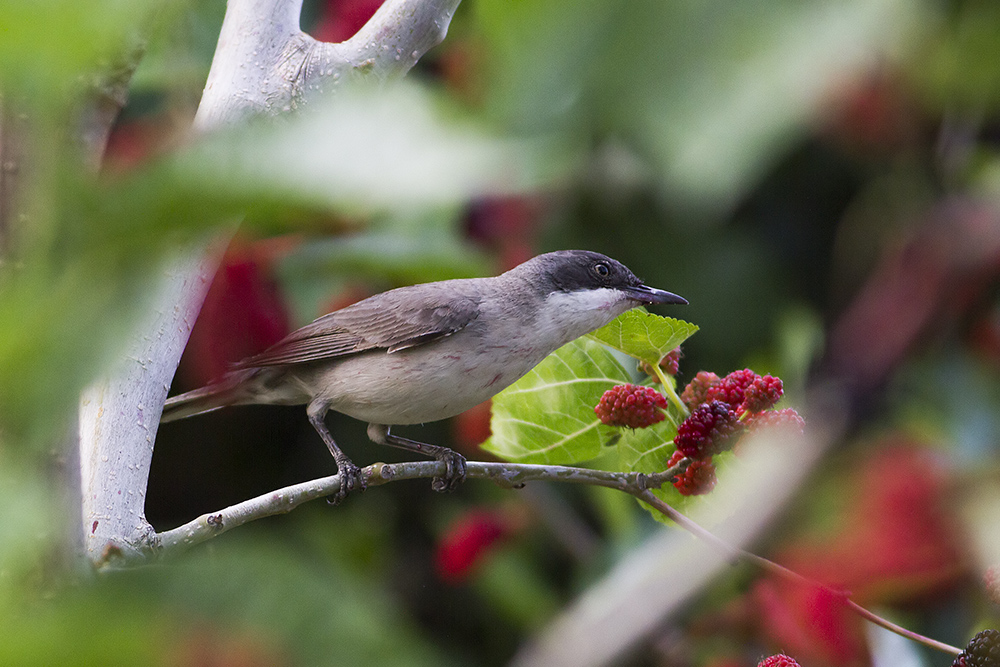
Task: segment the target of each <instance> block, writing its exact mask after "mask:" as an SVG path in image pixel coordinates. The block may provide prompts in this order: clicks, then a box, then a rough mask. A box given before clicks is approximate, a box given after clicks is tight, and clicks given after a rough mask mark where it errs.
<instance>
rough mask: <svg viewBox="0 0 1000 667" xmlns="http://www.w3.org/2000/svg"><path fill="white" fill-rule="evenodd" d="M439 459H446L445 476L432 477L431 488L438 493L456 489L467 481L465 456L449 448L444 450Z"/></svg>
mask: <svg viewBox="0 0 1000 667" xmlns="http://www.w3.org/2000/svg"><path fill="white" fill-rule="evenodd" d="M438 460H439V461H444V465H445V471H444V477H435V478H434V479H432V480H431V489H432V490H434V491H437V492H438V493H445V492H451V491H454V490H455V489H457V488H458V485H459V484H461V483H462V482H464V481H465V474H466V465H465V457H464V456H462V455H461V454H459V453H458V452H456V451H453V450H451V449H449V450H446V451H444V452H442V453H441V456H440V457H439V458H438Z"/></svg>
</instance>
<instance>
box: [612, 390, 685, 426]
mask: <svg viewBox="0 0 1000 667" xmlns="http://www.w3.org/2000/svg"><path fill="white" fill-rule="evenodd" d="M666 407H667V399H666V397H665V396H664V395H663V394H661V393H660V392H658V391H656V390H655V389H653V388H652V387H643V386H640V385H637V384H620V385H617V386H615V387H612V388H611V389H608V390H607V391H606V392H604V395H603V396H601V400H600V402H599V403H598V404H597V406H596V407H595V408H594V412H595V413H596V414H597V416H598V417H600V418H601V422H602V423H604V424H607V425H608V426H625V427H628V428H646V427H647V426H652V425H653V424H656V423H657V422H661V421H663V419H664V417H665V416H666V415H665V414H664V413H663V410H665V409H666Z"/></svg>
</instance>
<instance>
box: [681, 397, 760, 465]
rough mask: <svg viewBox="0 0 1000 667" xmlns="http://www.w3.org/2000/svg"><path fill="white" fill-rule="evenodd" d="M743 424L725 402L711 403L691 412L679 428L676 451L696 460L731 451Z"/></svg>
mask: <svg viewBox="0 0 1000 667" xmlns="http://www.w3.org/2000/svg"><path fill="white" fill-rule="evenodd" d="M742 431H743V423H742V422H740V421H739V419H738V418H737V416H736V412H735V411H733V410H732V409H730V407H729V406H728V405H727V404H725V403H723V402H722V401H712V402H711V403H706V404H705V405H702V406H701V407H699V408H698V409H697V410H695V411H694V412H692V413H691V414H690V415H689V416H688V418H687V419H685V420H684V422H683V423H681V425H680V426H679V427H678V428H677V437H676V438H674V445H676V447H677V451H679V452H682V453H683V454H684V455H685V456H690V457H691V458H693V459H706V458H708V457H709V456H711V455H713V454H718V453H720V452H724V451H726V450H729V449H732V447H733V445H734V444H735V440H736V437H737V436H739V434H740V433H742Z"/></svg>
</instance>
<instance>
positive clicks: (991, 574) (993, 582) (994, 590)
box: [983, 565, 1000, 604]
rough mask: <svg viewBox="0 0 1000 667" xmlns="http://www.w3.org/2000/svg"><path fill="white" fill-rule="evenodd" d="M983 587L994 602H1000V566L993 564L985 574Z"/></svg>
mask: <svg viewBox="0 0 1000 667" xmlns="http://www.w3.org/2000/svg"><path fill="white" fill-rule="evenodd" d="M983 587H984V588H985V589H986V597H988V598H989V599H990V601H991V602H992V603H993V604H1000V568H998V567H997V566H996V565H991V566H990V567H989V568H988V569H987V570H986V574H984V575H983Z"/></svg>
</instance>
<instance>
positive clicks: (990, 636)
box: [951, 630, 1000, 667]
mask: <svg viewBox="0 0 1000 667" xmlns="http://www.w3.org/2000/svg"><path fill="white" fill-rule="evenodd" d="M951 666H952V667H1000V631H997V630H983V631H982V632H980V633H979V634H978V635H976V636H975V637H973V638H972V641H970V642H969V645H968V646H966V647H965V650H964V651H962V652H961V653H960V654H959V655H958V657H957V658H955V661H954V662H953V663H951Z"/></svg>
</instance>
